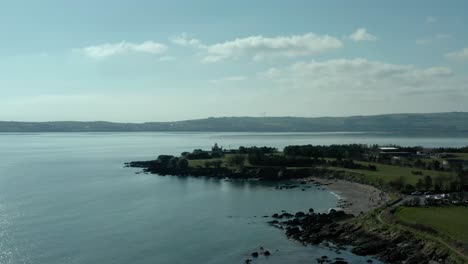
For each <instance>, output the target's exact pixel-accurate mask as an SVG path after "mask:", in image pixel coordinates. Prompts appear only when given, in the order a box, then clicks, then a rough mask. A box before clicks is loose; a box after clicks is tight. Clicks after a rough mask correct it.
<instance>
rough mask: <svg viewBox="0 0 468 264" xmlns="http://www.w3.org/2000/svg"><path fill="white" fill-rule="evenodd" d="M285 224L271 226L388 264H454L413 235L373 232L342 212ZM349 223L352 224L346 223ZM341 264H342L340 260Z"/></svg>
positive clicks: (310, 215)
mask: <svg viewBox="0 0 468 264" xmlns="http://www.w3.org/2000/svg"><path fill="white" fill-rule="evenodd" d="M296 215H297V216H296V217H294V218H291V219H288V220H285V221H278V220H274V221H271V222H269V223H270V224H271V225H273V226H276V227H278V228H280V229H284V230H285V232H286V235H287V236H288V237H289V238H291V239H295V240H297V241H300V242H302V243H304V244H314V245H317V244H321V243H324V244H326V243H327V242H328V241H330V242H333V243H334V244H335V245H336V246H337V247H338V248H340V247H341V248H342V247H345V246H352V249H351V251H352V252H353V253H354V254H356V255H360V256H375V257H376V258H378V259H380V260H382V261H383V262H385V263H406V264H413V263H414V264H421V263H453V262H450V261H449V260H447V257H448V254H449V253H448V252H447V251H446V250H441V249H440V247H437V246H435V245H428V242H427V241H423V240H421V239H418V238H416V237H415V236H414V235H413V234H411V233H410V232H402V231H400V232H395V231H390V230H386V229H378V228H377V229H371V228H369V227H368V226H366V225H365V224H364V223H362V222H361V221H356V219H355V218H354V217H353V216H352V215H349V214H346V213H345V212H343V211H336V210H330V212H329V213H324V214H316V213H314V212H313V211H311V212H310V213H308V214H305V213H303V212H299V213H298V214H296ZM344 220H350V221H344ZM338 263H343V262H341V260H339V262H338Z"/></svg>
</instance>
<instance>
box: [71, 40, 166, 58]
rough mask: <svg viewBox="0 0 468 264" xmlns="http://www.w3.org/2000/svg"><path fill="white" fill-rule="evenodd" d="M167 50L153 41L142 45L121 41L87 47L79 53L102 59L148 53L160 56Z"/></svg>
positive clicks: (164, 46)
mask: <svg viewBox="0 0 468 264" xmlns="http://www.w3.org/2000/svg"><path fill="white" fill-rule="evenodd" d="M166 50H167V46H166V45H164V44H161V43H158V42H154V41H150V40H149V41H144V42H142V43H132V42H126V41H122V42H120V43H106V44H101V45H95V46H88V47H85V48H83V49H80V51H82V52H83V54H84V55H86V56H87V57H91V58H104V57H109V56H114V55H119V54H124V53H132V52H133V53H149V54H161V53H164V52H165V51H166Z"/></svg>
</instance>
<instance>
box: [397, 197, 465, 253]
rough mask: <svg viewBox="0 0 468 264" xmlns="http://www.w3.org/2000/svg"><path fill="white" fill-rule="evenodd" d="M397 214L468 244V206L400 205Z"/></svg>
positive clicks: (401, 217)
mask: <svg viewBox="0 0 468 264" xmlns="http://www.w3.org/2000/svg"><path fill="white" fill-rule="evenodd" d="M395 216H396V217H398V218H399V219H400V220H402V221H404V222H409V223H418V224H423V225H427V226H430V227H432V228H434V229H435V230H437V231H439V232H440V233H443V234H445V235H447V236H449V237H450V238H452V239H455V240H457V241H460V242H463V243H466V244H468V207H458V206H457V207H430V208H415V207H399V208H398V209H397V211H396V212H395Z"/></svg>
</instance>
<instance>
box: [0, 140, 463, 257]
mask: <svg viewBox="0 0 468 264" xmlns="http://www.w3.org/2000/svg"><path fill="white" fill-rule="evenodd" d="M214 142H218V143H219V144H220V145H223V146H225V147H238V146H240V145H244V146H249V145H267V146H276V147H283V146H285V145H289V144H333V143H356V142H357V143H369V144H373V143H380V144H402V145H423V146H462V145H466V144H467V143H468V138H466V137H465V138H464V137H457V138H444V137H434V138H429V137H423V138H418V137H402V136H399V137H394V136H391V135H387V134H365V133H360V134H356V133H351V134H348V133H309V134H275V133H256V134H249V133H40V134H0V263H2V264H3V263H44V264H46V263H47V264H54V263H57V264H58V263H61V264H62V263H99V264H101V263H145V264H146V263H242V262H243V260H244V259H246V258H247V257H248V254H249V253H251V252H252V251H254V250H255V249H256V248H258V247H259V246H264V247H266V248H268V249H269V250H271V251H272V252H273V255H272V256H270V257H268V258H259V259H258V260H256V262H255V263H314V259H315V258H316V257H320V256H322V255H328V256H330V257H334V256H338V255H336V254H335V253H334V252H332V251H330V250H328V249H326V248H322V247H313V246H309V247H304V246H302V245H299V244H298V243H296V242H294V241H290V240H287V239H286V237H285V236H284V234H283V233H282V232H281V231H280V230H277V229H274V228H272V227H270V226H268V225H267V224H266V223H265V222H266V221H267V219H265V218H263V217H262V216H263V215H271V214H273V213H275V212H279V211H280V210H283V209H284V210H287V211H289V212H296V211H299V210H307V209H308V208H310V207H312V208H314V209H315V210H317V211H321V210H326V209H328V208H330V207H334V206H335V205H336V202H337V198H336V197H335V196H333V195H332V194H331V193H329V192H327V191H320V190H317V189H314V188H311V189H308V190H307V191H305V192H303V191H300V190H297V189H292V190H281V191H278V190H275V189H274V186H273V185H271V184H260V183H255V182H227V181H223V180H215V179H203V178H187V177H170V176H166V177H162V176H157V175H145V174H135V172H136V170H134V169H129V168H123V163H124V162H128V161H133V160H147V159H152V158H155V157H156V156H157V155H159V154H163V153H164V154H178V153H180V152H182V151H186V150H191V149H194V148H208V147H210V146H211V145H213V143H214ZM339 256H340V257H344V258H345V259H347V260H348V261H350V263H363V262H364V261H365V260H367V259H368V258H361V257H357V256H353V255H352V254H350V253H348V252H342V254H341V255H339Z"/></svg>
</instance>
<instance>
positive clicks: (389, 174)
mask: <svg viewBox="0 0 468 264" xmlns="http://www.w3.org/2000/svg"><path fill="white" fill-rule="evenodd" d="M231 155H233V154H227V155H226V156H225V157H224V158H221V159H210V160H189V166H190V167H204V164H205V162H207V161H208V162H210V161H215V160H221V161H222V162H223V163H222V166H226V167H230V166H229V165H228V164H227V159H228V158H229V156H231ZM467 155H468V154H467ZM355 162H356V163H360V164H363V165H365V166H367V165H374V166H376V168H377V170H376V171H370V170H355V169H345V168H341V167H329V169H332V170H338V171H346V172H350V173H353V175H355V176H357V177H360V178H363V179H365V180H366V181H368V182H374V183H379V180H382V181H383V183H389V182H390V181H394V180H396V179H398V178H399V177H401V176H403V177H404V178H405V180H406V183H409V184H412V185H415V184H416V182H417V181H418V179H422V180H424V177H425V176H426V175H429V176H431V177H432V178H433V180H434V179H435V178H436V177H442V178H444V182H449V181H451V180H452V179H453V178H454V177H455V175H454V174H453V173H451V172H440V171H434V170H421V169H418V168H411V167H401V166H395V165H384V164H379V163H374V162H363V161H355ZM245 166H250V164H249V162H248V161H247V160H246V162H245ZM412 171H421V172H422V174H423V175H415V174H413V173H412Z"/></svg>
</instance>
